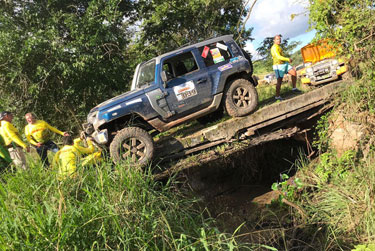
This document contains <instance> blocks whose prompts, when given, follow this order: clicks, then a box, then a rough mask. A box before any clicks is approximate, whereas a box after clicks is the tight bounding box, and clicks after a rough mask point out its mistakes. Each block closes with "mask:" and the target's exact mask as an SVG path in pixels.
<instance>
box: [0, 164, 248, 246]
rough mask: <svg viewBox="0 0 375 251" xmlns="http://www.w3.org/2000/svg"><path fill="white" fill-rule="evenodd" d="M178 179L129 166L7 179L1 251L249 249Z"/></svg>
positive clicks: (38, 170)
mask: <svg viewBox="0 0 375 251" xmlns="http://www.w3.org/2000/svg"><path fill="white" fill-rule="evenodd" d="M174 185H175V184H174V181H172V180H170V181H169V182H167V183H166V184H162V183H160V182H155V181H153V179H152V175H151V173H150V172H147V171H146V172H140V171H139V170H136V169H135V168H132V167H130V166H127V165H117V166H114V167H113V166H112V165H111V164H110V163H104V164H103V165H102V166H100V167H92V168H86V169H83V168H78V175H77V177H76V178H74V179H66V180H64V181H58V180H57V179H56V172H55V170H45V169H43V168H42V167H41V166H40V165H37V164H35V165H32V167H31V168H30V169H29V170H27V171H17V172H8V173H5V174H3V175H2V177H1V182H0V215H1V224H0V249H2V250H8V249H11V250H25V249H27V250H30V249H31V250H52V249H55V250H86V249H95V250H97V249H115V250H118V249H123V250H233V249H239V248H241V249H242V248H246V246H245V245H243V246H241V245H239V244H238V243H237V242H236V239H235V238H234V236H233V235H228V234H224V233H220V232H219V231H218V230H217V229H216V228H215V227H213V226H214V220H213V219H211V218H209V217H207V215H206V216H204V215H203V212H201V211H199V210H198V207H197V200H196V199H191V198H187V197H185V196H183V195H182V194H181V193H180V192H179V191H178V190H176V189H175V186H174Z"/></svg>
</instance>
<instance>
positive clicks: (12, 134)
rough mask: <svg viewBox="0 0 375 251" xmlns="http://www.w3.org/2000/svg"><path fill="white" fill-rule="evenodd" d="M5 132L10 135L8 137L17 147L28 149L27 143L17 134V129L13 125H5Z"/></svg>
mask: <svg viewBox="0 0 375 251" xmlns="http://www.w3.org/2000/svg"><path fill="white" fill-rule="evenodd" d="M4 129H5V132H6V133H7V134H8V137H9V138H11V139H12V141H14V142H15V143H16V144H17V145H19V146H21V147H22V148H23V149H27V145H26V144H25V142H23V141H22V139H20V137H19V136H18V134H17V129H16V128H15V127H14V126H13V125H12V124H11V123H7V124H6V125H5V128H4Z"/></svg>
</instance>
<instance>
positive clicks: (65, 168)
mask: <svg viewBox="0 0 375 251" xmlns="http://www.w3.org/2000/svg"><path fill="white" fill-rule="evenodd" d="M80 142H81V140H80V139H76V140H74V141H73V138H72V137H71V136H66V137H64V138H63V144H64V146H63V148H61V150H60V151H58V152H57V153H56V154H55V156H54V158H53V162H52V163H53V166H56V167H57V168H58V178H59V179H60V180H62V179H65V178H67V177H74V176H75V172H76V169H77V164H78V163H79V162H80V161H82V162H81V164H82V166H86V165H89V164H96V163H97V162H99V161H101V160H102V157H101V152H100V151H95V147H94V145H93V144H92V141H91V139H90V138H87V140H86V142H87V147H83V146H80V144H79V143H80ZM84 154H87V155H88V156H86V157H84V158H81V157H82V155H84Z"/></svg>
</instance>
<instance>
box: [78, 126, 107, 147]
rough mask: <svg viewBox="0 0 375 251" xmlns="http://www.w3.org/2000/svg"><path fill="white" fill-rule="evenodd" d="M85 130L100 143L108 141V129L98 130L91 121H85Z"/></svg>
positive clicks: (103, 143)
mask: <svg viewBox="0 0 375 251" xmlns="http://www.w3.org/2000/svg"><path fill="white" fill-rule="evenodd" d="M82 126H83V130H84V132H85V134H86V135H88V136H91V137H93V139H94V140H95V142H96V143H98V144H100V145H105V144H107V143H108V130H107V129H103V130H96V129H94V126H93V125H92V124H90V123H84V124H83V125H82Z"/></svg>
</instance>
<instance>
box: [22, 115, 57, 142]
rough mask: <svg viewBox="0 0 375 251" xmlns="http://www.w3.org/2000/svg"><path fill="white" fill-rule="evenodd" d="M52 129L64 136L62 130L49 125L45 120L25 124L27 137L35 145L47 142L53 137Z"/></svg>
mask: <svg viewBox="0 0 375 251" xmlns="http://www.w3.org/2000/svg"><path fill="white" fill-rule="evenodd" d="M51 131H52V132H54V133H57V134H60V135H61V136H64V133H63V132H62V131H60V130H58V129H56V128H55V127H53V126H51V125H49V124H48V123H47V122H45V121H43V120H37V121H35V123H34V124H28V125H27V126H25V135H26V138H27V140H28V141H29V142H30V143H31V144H33V145H37V144H38V143H45V142H47V141H48V140H49V139H50V137H51V134H50V132H51Z"/></svg>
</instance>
